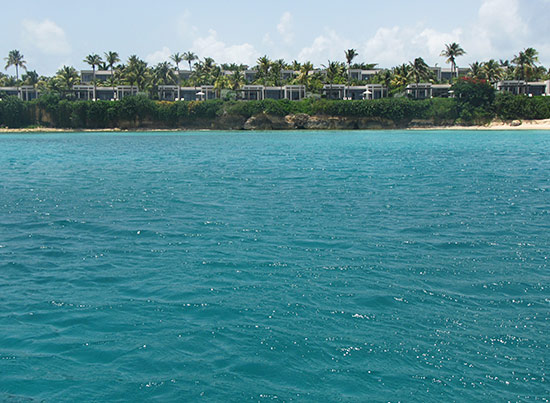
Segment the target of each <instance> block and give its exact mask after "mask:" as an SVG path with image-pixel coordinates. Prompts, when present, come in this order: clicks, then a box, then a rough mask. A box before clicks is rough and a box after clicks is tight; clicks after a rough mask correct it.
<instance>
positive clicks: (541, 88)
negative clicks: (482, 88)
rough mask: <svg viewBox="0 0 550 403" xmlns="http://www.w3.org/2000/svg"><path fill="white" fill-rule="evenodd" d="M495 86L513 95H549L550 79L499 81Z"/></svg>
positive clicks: (500, 90) (498, 89)
mask: <svg viewBox="0 0 550 403" xmlns="http://www.w3.org/2000/svg"><path fill="white" fill-rule="evenodd" d="M495 88H496V90H497V91H499V92H506V93H509V94H513V95H528V96H541V95H545V96H549V95H550V80H547V81H538V82H526V81H523V80H507V81H499V82H497V83H496V84H495Z"/></svg>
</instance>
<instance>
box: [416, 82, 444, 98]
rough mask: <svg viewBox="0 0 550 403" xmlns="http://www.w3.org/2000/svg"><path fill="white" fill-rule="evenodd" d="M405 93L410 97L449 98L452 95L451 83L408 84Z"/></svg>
mask: <svg viewBox="0 0 550 403" xmlns="http://www.w3.org/2000/svg"><path fill="white" fill-rule="evenodd" d="M405 93H406V94H407V96H408V97H409V98H412V99H429V98H450V97H452V95H453V93H452V91H451V84H432V83H418V84H409V85H407V88H406V89H405Z"/></svg>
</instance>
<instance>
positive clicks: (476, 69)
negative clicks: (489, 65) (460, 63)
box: [468, 62, 485, 79]
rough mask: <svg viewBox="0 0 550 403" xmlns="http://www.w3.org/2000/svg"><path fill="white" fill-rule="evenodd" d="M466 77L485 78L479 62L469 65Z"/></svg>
mask: <svg viewBox="0 0 550 403" xmlns="http://www.w3.org/2000/svg"><path fill="white" fill-rule="evenodd" d="M468 75H469V76H471V77H473V78H477V79H482V78H485V69H484V68H483V64H482V63H480V62H474V63H472V64H470V72H469V73H468Z"/></svg>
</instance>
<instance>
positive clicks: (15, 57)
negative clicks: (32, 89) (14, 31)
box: [4, 50, 27, 81]
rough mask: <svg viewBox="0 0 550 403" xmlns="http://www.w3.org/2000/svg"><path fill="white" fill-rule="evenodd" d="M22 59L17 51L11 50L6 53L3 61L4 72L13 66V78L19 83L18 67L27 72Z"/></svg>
mask: <svg viewBox="0 0 550 403" xmlns="http://www.w3.org/2000/svg"><path fill="white" fill-rule="evenodd" d="M23 58H24V56H23V55H22V54H21V53H20V52H19V51H18V50H11V51H10V52H9V53H8V57H5V58H4V60H5V61H6V67H5V69H6V70H7V69H9V68H10V67H11V66H15V76H16V78H17V81H19V67H21V68H22V69H24V70H25V71H26V70H27V66H26V64H27V62H26V61H25V59H23Z"/></svg>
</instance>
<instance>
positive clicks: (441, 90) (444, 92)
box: [432, 84, 453, 98]
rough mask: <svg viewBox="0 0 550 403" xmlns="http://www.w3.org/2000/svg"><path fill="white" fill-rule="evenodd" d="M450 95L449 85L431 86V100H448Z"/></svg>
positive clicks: (451, 93)
mask: <svg viewBox="0 0 550 403" xmlns="http://www.w3.org/2000/svg"><path fill="white" fill-rule="evenodd" d="M452 95H453V92H452V91H451V84H432V98H450V97H452Z"/></svg>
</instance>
